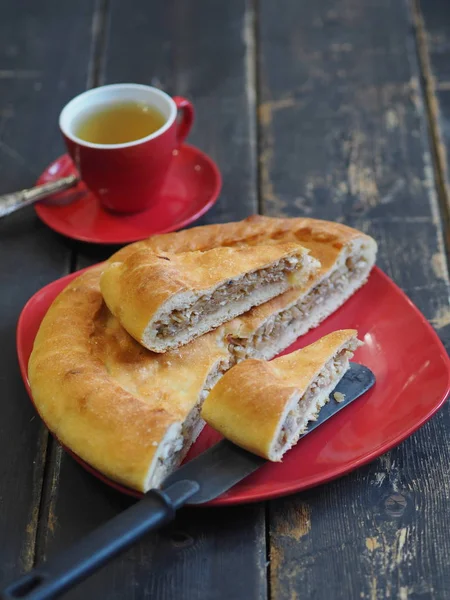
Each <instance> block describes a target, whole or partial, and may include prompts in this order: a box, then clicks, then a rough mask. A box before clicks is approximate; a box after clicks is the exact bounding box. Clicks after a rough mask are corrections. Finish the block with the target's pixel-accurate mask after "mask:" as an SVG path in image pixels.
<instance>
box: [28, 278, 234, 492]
mask: <svg viewBox="0 0 450 600" xmlns="http://www.w3.org/2000/svg"><path fill="white" fill-rule="evenodd" d="M99 276H100V268H96V269H93V270H90V271H88V272H87V273H85V274H83V275H81V276H80V277H79V278H78V279H76V280H74V281H73V282H72V283H71V284H70V285H69V286H68V287H67V288H66V289H65V290H64V291H63V292H62V293H61V294H60V295H59V296H58V298H57V299H56V300H55V301H54V303H53V304H52V306H51V308H50V309H49V311H48V312H47V315H46V316H45V318H44V320H43V322H42V325H41V327H40V329H39V332H38V335H37V337H36V340H35V344H34V348H33V352H32V355H31V357H30V361H29V370H28V374H29V380H30V386H31V389H32V393H33V398H34V402H35V404H36V408H37V410H38V412H39V413H40V415H41V416H42V419H43V420H44V421H45V423H46V424H47V426H48V427H49V428H50V429H51V430H52V432H53V433H54V434H55V435H56V436H57V437H58V439H59V440H60V441H61V442H62V443H63V444H64V445H66V446H67V447H69V448H70V449H71V450H73V451H74V452H75V453H76V454H78V455H79V456H81V458H83V459H84V460H85V461H87V462H88V463H90V464H91V465H92V466H94V467H95V468H96V469H98V470H99V471H101V472H103V473H104V474H105V475H107V476H108V477H111V478H112V479H115V480H116V481H119V482H121V483H124V484H125V485H128V486H129V487H133V488H136V489H138V490H141V491H143V490H144V482H145V477H146V475H147V472H148V469H149V466H150V464H151V462H152V459H153V456H154V454H155V452H156V449H157V447H158V444H159V443H160V442H161V440H162V439H163V437H164V435H165V433H166V432H167V428H168V427H169V425H171V424H173V423H176V422H183V421H184V419H185V418H186V416H187V415H188V414H189V412H190V410H191V409H192V408H193V407H194V405H195V404H196V402H197V399H198V395H199V393H200V391H201V389H202V387H203V385H204V382H205V380H206V378H207V376H208V373H209V372H210V371H211V370H212V368H213V367H214V365H215V364H217V363H218V362H219V361H220V360H223V359H228V357H227V354H226V351H225V350H224V348H223V347H222V348H221V347H220V345H218V344H217V342H216V341H215V339H213V336H209V335H206V336H203V337H202V338H201V339H200V340H198V343H193V344H190V345H189V346H186V347H185V348H183V349H182V350H179V351H174V352H168V353H166V354H164V355H156V354H153V353H152V352H150V351H148V350H146V349H145V348H143V347H142V346H140V345H139V344H138V343H137V342H135V340H133V339H132V338H131V337H130V336H129V335H128V334H127V333H126V332H125V331H124V330H123V329H122V328H121V327H120V325H119V324H118V322H117V320H116V319H115V318H114V317H113V316H112V315H111V314H110V313H109V311H108V310H107V308H106V307H105V306H104V304H103V302H102V296H101V293H100V289H99Z"/></svg>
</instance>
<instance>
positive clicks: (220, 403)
mask: <svg viewBox="0 0 450 600" xmlns="http://www.w3.org/2000/svg"><path fill="white" fill-rule="evenodd" d="M356 335H357V331H355V330H353V329H346V330H342V331H335V332H333V333H331V334H329V335H327V336H325V337H323V338H321V339H320V340H318V341H317V342H315V343H314V344H311V345H310V346H306V347H305V348H302V349H301V350H297V351H296V352H292V353H291V354H288V355H286V356H282V357H280V358H276V359H274V360H272V361H270V362H265V361H261V360H255V359H249V360H245V361H243V362H241V363H239V364H237V365H236V366H234V367H233V368H232V369H230V370H229V371H227V373H225V374H224V376H223V377H222V378H221V379H220V380H219V381H218V383H216V385H215V386H214V388H213V389H212V390H211V392H210V394H209V395H208V397H207V398H206V400H205V402H204V404H203V408H202V417H203V418H204V419H205V421H206V422H207V423H208V424H209V425H211V427H213V428H214V429H216V430H217V431H219V433H221V434H222V435H223V436H224V437H226V438H228V439H229V440H231V441H232V442H234V443H235V444H237V445H239V446H241V447H243V448H246V449H247V450H249V451H250V452H254V453H255V454H259V455H261V456H263V457H265V458H269V456H270V449H271V446H272V444H273V441H274V436H275V435H276V432H277V430H278V428H279V424H280V419H281V418H282V416H283V413H284V411H285V408H286V405H287V403H288V402H289V400H290V399H291V397H292V396H293V394H299V395H300V396H301V395H303V394H304V393H305V391H306V389H307V388H308V386H309V385H310V384H311V382H312V380H313V379H314V378H315V377H316V376H317V374H318V373H319V371H320V370H321V369H322V368H323V366H324V365H325V364H326V363H327V362H328V361H329V360H330V359H331V358H332V357H333V356H334V354H335V353H336V352H337V351H338V350H339V349H340V348H341V347H342V346H343V345H344V344H345V343H347V342H348V341H349V340H351V339H352V338H355V336H356Z"/></svg>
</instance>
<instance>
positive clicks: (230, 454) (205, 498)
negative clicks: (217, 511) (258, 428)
mask: <svg viewBox="0 0 450 600" xmlns="http://www.w3.org/2000/svg"><path fill="white" fill-rule="evenodd" d="M374 383H375V376H374V374H373V373H372V371H371V370H370V369H368V368H367V367H365V366H364V365H359V364H357V363H351V364H350V369H349V370H348V371H347V373H346V374H345V375H344V377H343V378H342V379H341V381H340V382H339V384H338V385H337V386H336V388H335V389H334V391H333V392H332V393H331V394H330V402H328V403H327V404H326V405H325V406H324V407H323V408H322V409H321V411H320V413H319V416H318V418H317V420H316V421H312V422H311V423H310V425H309V427H308V431H306V432H305V433H304V434H303V435H302V436H301V438H303V437H305V435H308V434H309V433H311V432H312V431H314V429H316V428H317V427H319V426H320V425H322V424H323V423H325V421H327V420H328V419H329V418H330V417H333V416H334V415H335V414H337V413H338V412H339V411H341V410H342V409H343V408H345V407H346V406H348V405H349V404H350V403H351V402H353V401H354V400H356V399H357V398H359V397H360V396H362V395H363V394H364V393H365V392H366V391H367V390H369V389H370V388H371V387H372V386H373V385H374ZM336 392H339V393H341V394H343V396H344V399H343V401H342V402H336V400H334V399H333V394H335V393H336ZM301 438H300V439H301ZM266 462H267V460H266V459H265V458H261V457H260V456H257V455H256V454H252V453H251V452H248V451H247V450H243V449H242V448H239V447H238V446H236V445H235V444H232V443H231V442H229V441H228V440H222V441H221V442H219V443H217V444H215V445H214V446H212V447H211V448H209V449H208V450H206V451H205V452H203V453H202V454H201V455H200V456H198V457H197V458H194V459H193V460H191V461H189V462H188V463H186V464H185V465H183V466H182V467H180V468H179V469H178V470H177V471H175V473H172V475H170V476H169V477H168V478H167V479H166V480H165V481H164V484H163V487H162V489H163V491H168V492H169V489H170V487H171V486H172V485H173V484H175V483H177V482H180V481H191V482H195V483H196V484H198V486H199V488H198V491H197V492H195V493H194V494H193V495H192V496H191V497H190V498H189V500H188V502H187V504H203V503H205V502H209V501H210V500H213V499H214V498H217V497H218V496H220V495H222V494H223V493H224V492H226V491H228V490H229V489H230V488H232V487H233V486H234V485H236V484H237V483H239V481H242V479H245V478H246V477H248V476H249V475H251V474H252V473H254V472H255V471H256V470H257V469H259V467H261V466H262V465H264V464H265V463H266Z"/></svg>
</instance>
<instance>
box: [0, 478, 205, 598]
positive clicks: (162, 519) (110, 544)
mask: <svg viewBox="0 0 450 600" xmlns="http://www.w3.org/2000/svg"><path fill="white" fill-rule="evenodd" d="M198 489H199V485H198V484H197V483H196V482H193V481H187V480H185V481H178V482H177V483H174V484H173V485H171V486H170V487H168V488H166V489H165V490H164V491H158V490H150V492H147V494H145V496H144V497H143V498H142V500H139V502H137V503H136V504H134V505H133V506H131V507H130V508H128V509H127V510H125V511H123V512H122V513H120V514H118V515H117V516H116V517H114V518H113V519H111V520H110V521H108V522H107V523H105V524H104V525H102V526H101V527H99V528H98V529H96V530H94V531H93V532H92V533H90V534H89V535H87V536H86V537H85V538H83V539H82V540H80V541H79V542H78V543H76V544H74V545H73V546H72V547H71V548H69V549H68V550H67V551H65V552H63V553H62V554H60V555H59V556H56V557H54V558H52V559H51V560H49V561H48V562H46V563H44V564H43V565H41V566H37V567H36V568H35V569H32V570H31V571H30V572H29V573H27V574H26V575H24V576H23V577H21V578H20V579H19V580H18V581H16V582H15V583H13V584H11V585H9V586H8V587H7V588H5V589H4V590H3V592H2V593H1V595H0V598H1V599H2V600H17V599H18V598H20V599H21V600H47V599H50V598H56V597H57V596H59V595H60V594H62V593H63V592H64V591H66V590H67V589H69V588H70V587H72V586H74V585H75V584H76V583H78V582H79V581H81V580H82V579H84V578H85V577H87V576H88V575H91V574H92V573H93V572H94V571H96V570H97V569H98V568H99V567H101V566H102V565H104V564H105V563H106V562H108V561H109V560H110V559H111V558H113V557H114V556H116V555H117V554H119V553H120V552H123V551H124V550H126V549H127V548H129V547H130V546H131V545H132V544H133V543H135V542H136V541H137V540H139V539H140V538H142V537H143V536H144V535H145V534H146V533H147V532H149V531H151V530H153V529H157V528H158V527H160V526H161V525H164V524H165V523H168V522H169V521H171V520H172V519H173V518H174V517H175V512H176V510H177V509H178V508H180V506H182V505H183V504H184V503H185V502H186V501H187V500H188V499H189V498H190V497H191V496H192V495H193V494H195V493H196V492H197V491H198Z"/></svg>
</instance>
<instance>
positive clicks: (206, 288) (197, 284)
mask: <svg viewBox="0 0 450 600" xmlns="http://www.w3.org/2000/svg"><path fill="white" fill-rule="evenodd" d="M319 266H320V264H319V262H318V261H317V260H316V259H314V258H313V257H312V256H310V255H309V250H306V249H305V248H303V247H302V246H300V245H299V244H298V243H294V242H288V243H280V244H270V245H261V246H239V247H236V248H230V247H219V248H212V249H210V250H205V251H188V252H180V253H171V252H159V253H155V252H154V251H153V250H152V249H151V248H140V249H138V250H136V252H134V253H132V254H129V255H128V256H127V257H126V258H125V259H124V260H123V261H120V262H112V263H110V264H109V265H108V267H107V268H106V269H105V271H104V272H103V274H102V277H101V280H100V287H101V291H102V294H103V298H104V299H105V302H106V304H107V306H108V307H109V309H110V311H111V312H112V313H113V314H114V315H115V316H116V317H117V318H118V319H119V321H120V323H121V324H122V326H123V327H124V328H125V329H126V330H127V331H128V333H129V334H130V335H132V336H133V337H134V338H135V339H136V340H137V341H138V342H140V343H141V344H142V345H143V346H145V347H146V348H148V349H149V350H152V351H153V352H167V351H168V350H171V349H173V348H177V347H178V346H182V345H184V344H187V343H188V342H190V341H192V340H193V339H195V338H197V337H199V336H200V335H203V334H204V333H207V332H208V331H211V329H214V328H216V327H218V326H219V325H222V324H223V323H224V322H227V321H230V320H232V319H233V318H234V317H236V316H238V315H241V314H242V313H244V312H246V311H248V310H249V309H250V308H252V307H253V306H258V305H260V304H263V303H264V302H267V301H268V300H271V299H272V298H274V297H275V296H278V295H280V294H282V293H283V292H285V291H287V290H288V289H289V288H292V287H300V286H304V285H305V284H306V283H307V281H308V279H309V278H310V276H311V275H312V274H313V273H314V272H315V271H317V269H318V268H319Z"/></svg>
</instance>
